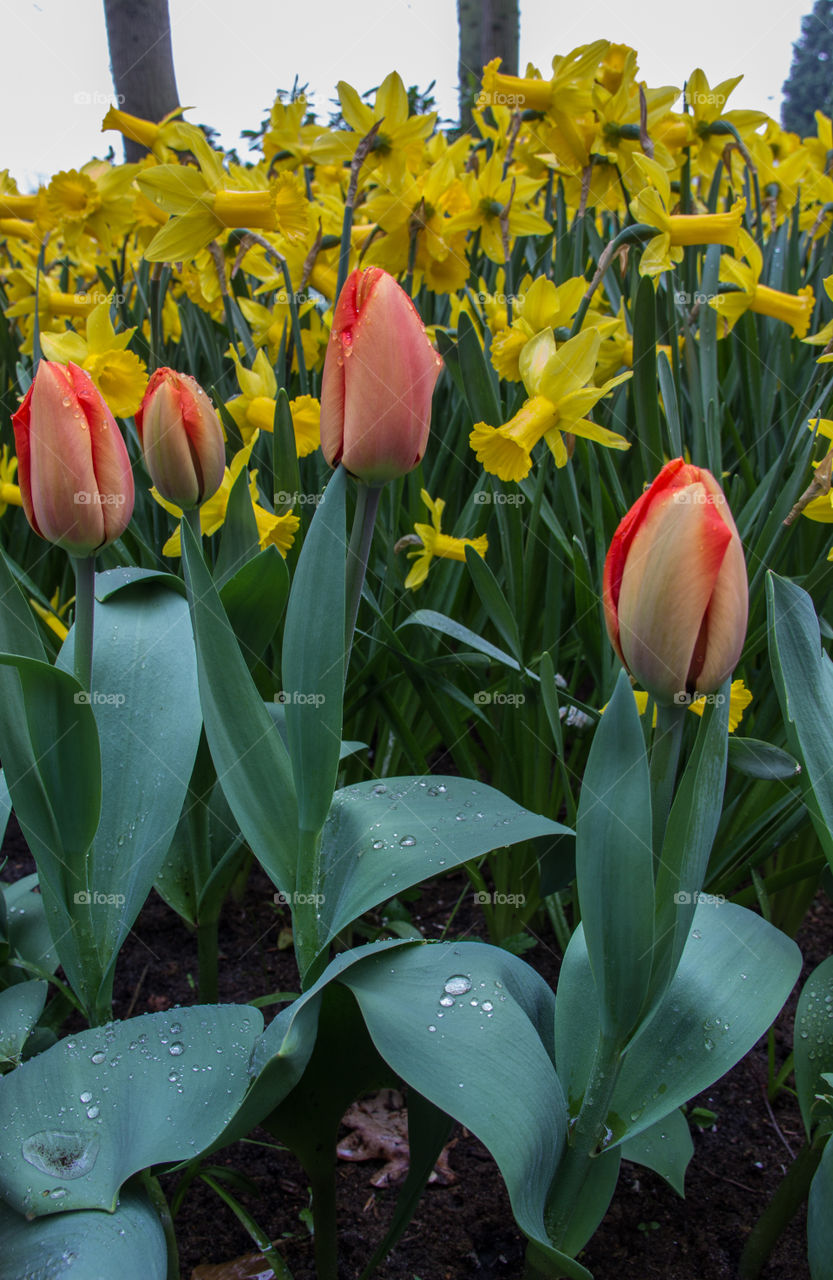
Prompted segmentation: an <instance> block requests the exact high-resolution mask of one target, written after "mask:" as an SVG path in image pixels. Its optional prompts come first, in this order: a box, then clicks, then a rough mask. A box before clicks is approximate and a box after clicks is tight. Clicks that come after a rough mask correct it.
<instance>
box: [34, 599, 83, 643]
mask: <svg viewBox="0 0 833 1280" xmlns="http://www.w3.org/2000/svg"><path fill="white" fill-rule="evenodd" d="M60 598H61V596H60V591H56V592H55V594H54V595H53V596H52V599H51V600H50V601H49V606H50V607H49V608H48V609H46V608H44V606H43V605H42V604H39V603H38V601H37V600H33V599H32V598H31V596H30V597H29V604H30V605H31V606H32V608H33V609H34V611H35V613H36V614H37V615H38V617H39V618H40V619H41V620H42V621H43V622H44V623H45V624H46V626H47V627H49V630H50V631H51V632H53V634H54V635H56V636H57V637H58V639H59V640H60V641H61V643H62V644H63V642H64V640H66V638H67V636H68V635H69V627H68V626H67V624H66V621H65V616H66V613H67V610H68V609H70V608H71V607H72V605H73V604H74V603H75V596H72V597H71V599H69V600H67V602H66V603H65V604H60Z"/></svg>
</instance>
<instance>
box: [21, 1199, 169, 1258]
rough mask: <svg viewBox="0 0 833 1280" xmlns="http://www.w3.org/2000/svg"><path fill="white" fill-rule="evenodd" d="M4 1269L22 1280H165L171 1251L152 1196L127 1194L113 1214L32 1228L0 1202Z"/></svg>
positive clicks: (91, 1212)
mask: <svg viewBox="0 0 833 1280" xmlns="http://www.w3.org/2000/svg"><path fill="white" fill-rule="evenodd" d="M0 1236H2V1239H3V1267H4V1270H5V1271H6V1275H7V1276H10V1277H11V1276H15V1277H16V1278H17V1280H100V1278H101V1277H103V1276H118V1277H119V1280H166V1276H167V1274H168V1251H167V1247H166V1243H165V1231H164V1228H163V1226H162V1223H161V1222H160V1220H159V1215H158V1213H157V1212H156V1210H155V1209H154V1207H153V1205H152V1204H151V1203H150V1201H149V1199H148V1198H147V1196H146V1195H145V1194H144V1193H143V1192H140V1191H138V1190H135V1189H133V1188H131V1189H130V1190H125V1191H124V1192H123V1193H122V1195H121V1197H120V1199H119V1203H118V1206H117V1207H116V1210H115V1212H114V1213H101V1212H99V1211H97V1210H95V1209H87V1210H82V1211H81V1212H80V1213H67V1214H61V1215H60V1216H54V1217H50V1218H37V1219H35V1221H34V1222H27V1220H26V1219H25V1218H22V1217H21V1216H20V1214H19V1213H15V1211H14V1209H10V1208H9V1207H8V1205H5V1204H3V1203H2V1202H0Z"/></svg>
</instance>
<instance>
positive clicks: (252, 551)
mask: <svg viewBox="0 0 833 1280" xmlns="http://www.w3.org/2000/svg"><path fill="white" fill-rule="evenodd" d="M276 550H277V548H276ZM259 551H260V535H259V534H258V531H257V521H256V520H255V513H254V508H253V506H252V495H251V493H250V492H249V472H248V470H247V468H246V467H241V469H240V472H239V474H238V476H237V479H236V480H235V482H234V484H233V485H232V487H231V493H230V494H229V500H228V507H227V509H226V518H225V520H224V521H223V533H222V537H221V540H220V553H219V555H218V556H217V565H216V567H215V570H214V581H215V584H216V586H217V590H218V591H220V592H222V590H223V587H224V586H225V585H226V583H228V582H230V581H231V580H232V579H233V578H234V577H235V576H236V575H237V574H238V573H239V572H240V570H241V569H243V568H244V567H245V565H246V564H247V563H248V562H249V561H250V560H253V559H254V558H255V556H257V554H258V552H259ZM278 554H279V555H280V552H278Z"/></svg>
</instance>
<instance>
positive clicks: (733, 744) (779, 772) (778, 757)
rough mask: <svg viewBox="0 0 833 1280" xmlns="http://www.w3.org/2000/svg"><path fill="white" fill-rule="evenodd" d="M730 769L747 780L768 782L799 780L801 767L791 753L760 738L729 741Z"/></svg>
mask: <svg viewBox="0 0 833 1280" xmlns="http://www.w3.org/2000/svg"><path fill="white" fill-rule="evenodd" d="M729 768H730V769H734V770H735V771H736V772H737V773H742V774H744V775H745V776H746V777H747V778H764V779H766V780H767V781H770V780H777V781H781V780H783V779H791V778H797V776H798V774H800V773H801V765H800V764H799V763H798V761H797V760H796V759H795V757H794V756H791V755H790V754H789V752H787V751H782V750H781V748H780V747H775V746H773V745H772V743H771V742H761V741H760V739H759V738H735V737H731V738H730V739H729Z"/></svg>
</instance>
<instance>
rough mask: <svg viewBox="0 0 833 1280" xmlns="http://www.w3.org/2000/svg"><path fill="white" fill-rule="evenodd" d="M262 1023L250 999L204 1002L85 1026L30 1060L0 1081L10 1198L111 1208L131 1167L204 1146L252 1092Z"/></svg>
mask: <svg viewBox="0 0 833 1280" xmlns="http://www.w3.org/2000/svg"><path fill="white" fill-rule="evenodd" d="M262 1026H263V1019H262V1017H261V1014H260V1012H259V1011H258V1010H257V1009H253V1008H251V1006H249V1005H195V1006H193V1007H191V1008H186V1009H174V1010H172V1011H170V1012H169V1013H148V1014H144V1015H142V1016H141V1017H138V1018H131V1019H129V1021H127V1022H115V1023H108V1024H107V1025H106V1026H103V1027H98V1028H95V1029H94V1030H91V1031H82V1032H80V1033H79V1034H78V1035H75V1036H72V1037H71V1038H69V1039H66V1040H62V1041H60V1042H59V1043H58V1044H56V1045H54V1046H53V1048H51V1049H47V1050H46V1052H45V1053H41V1054H39V1055H38V1056H37V1057H35V1058H31V1059H30V1060H29V1061H28V1062H24V1064H23V1065H22V1066H20V1067H18V1068H17V1069H16V1070H15V1071H12V1072H11V1073H10V1074H9V1075H8V1076H6V1077H5V1078H4V1079H3V1081H2V1085H0V1088H2V1091H3V1107H4V1114H5V1116H6V1117H7V1121H8V1123H7V1125H6V1127H5V1129H4V1131H3V1143H2V1146H0V1191H2V1195H3V1198H4V1199H5V1200H6V1202H7V1203H8V1204H10V1205H11V1206H12V1208H14V1209H16V1210H17V1211H18V1212H19V1213H24V1214H31V1215H34V1216H36V1217H40V1216H42V1215H46V1214H51V1213H58V1212H61V1211H62V1210H65V1209H107V1210H111V1209H113V1207H114V1206H115V1203H116V1199H117V1197H118V1193H119V1188H120V1187H121V1185H122V1183H123V1182H124V1181H125V1180H126V1179H127V1178H129V1177H130V1175H131V1174H133V1173H136V1172H138V1170H140V1169H145V1168H147V1167H148V1166H150V1165H152V1164H160V1163H162V1162H166V1161H173V1160H181V1159H187V1158H190V1157H191V1156H195V1155H197V1154H199V1152H200V1151H202V1150H203V1148H204V1147H207V1146H208V1145H209V1143H211V1142H212V1141H213V1139H214V1138H215V1137H216V1136H217V1134H218V1133H220V1131H221V1130H222V1129H223V1128H224V1127H225V1126H226V1125H227V1124H228V1122H229V1120H230V1119H231V1117H232V1116H233V1115H234V1113H235V1111H236V1110H237V1108H238V1106H239V1105H240V1102H241V1101H242V1099H243V1095H244V1093H245V1091H246V1087H247V1085H248V1080H249V1059H250V1056H251V1052H252V1049H253V1047H254V1044H255V1041H256V1040H257V1037H258V1035H259V1034H260V1031H261V1028H262ZM55 1191H59V1192H63V1193H64V1194H61V1195H57V1196H56V1195H54V1194H52V1193H54V1192H55Z"/></svg>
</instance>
